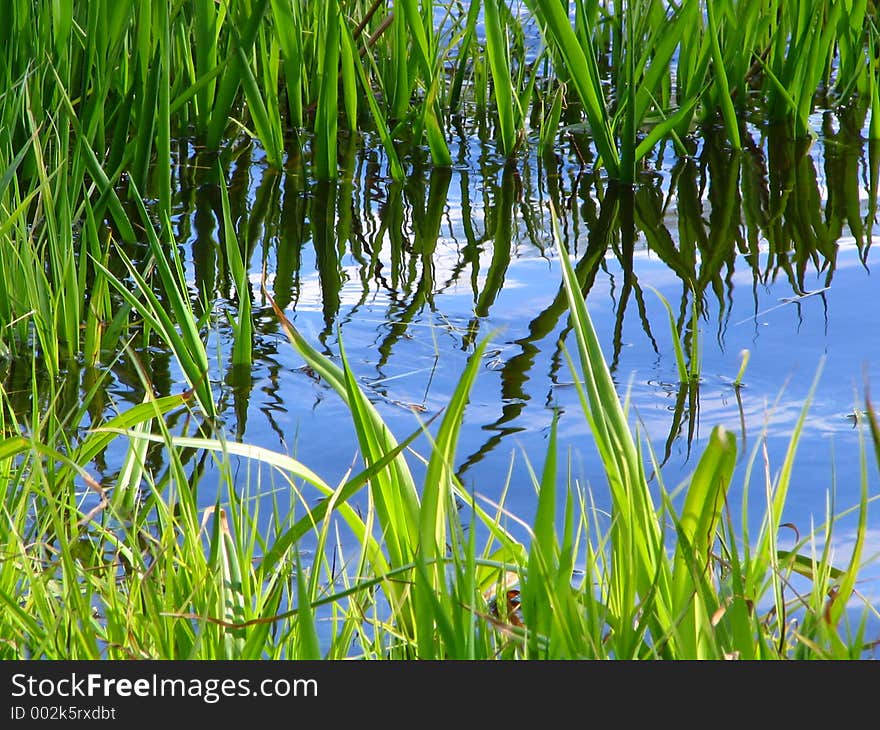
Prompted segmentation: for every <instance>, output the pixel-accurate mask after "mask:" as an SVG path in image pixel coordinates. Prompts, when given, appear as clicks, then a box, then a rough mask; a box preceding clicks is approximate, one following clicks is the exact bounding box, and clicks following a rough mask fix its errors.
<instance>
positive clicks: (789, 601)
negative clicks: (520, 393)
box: [0, 235, 880, 659]
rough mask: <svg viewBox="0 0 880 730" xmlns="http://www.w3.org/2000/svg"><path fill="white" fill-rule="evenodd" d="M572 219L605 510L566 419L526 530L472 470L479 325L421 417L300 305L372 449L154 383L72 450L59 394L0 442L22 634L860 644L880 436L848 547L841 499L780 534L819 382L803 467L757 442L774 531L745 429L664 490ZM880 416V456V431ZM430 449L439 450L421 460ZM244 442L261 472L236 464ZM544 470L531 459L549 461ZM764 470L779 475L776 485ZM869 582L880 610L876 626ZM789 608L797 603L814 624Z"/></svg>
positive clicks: (712, 655)
mask: <svg viewBox="0 0 880 730" xmlns="http://www.w3.org/2000/svg"><path fill="white" fill-rule="evenodd" d="M556 241H557V247H558V254H559V260H560V263H561V266H562V272H563V286H564V289H565V292H566V295H567V299H568V305H569V316H570V317H571V325H572V333H573V345H574V351H573V352H572V353H571V354H572V357H571V358H570V359H569V366H570V368H571V369H572V372H573V374H574V375H575V376H576V381H575V382H576V386H577V389H578V392H579V394H580V397H581V402H582V406H583V418H584V423H585V424H586V425H588V427H589V429H590V431H591V432H592V434H593V438H594V439H595V442H596V445H597V446H598V449H599V453H600V455H601V458H602V463H603V466H604V473H605V476H606V478H607V488H608V489H609V491H610V494H611V498H612V511H611V514H610V515H608V516H607V517H608V519H605V518H604V517H603V516H602V515H601V513H600V512H599V511H598V510H597V509H596V508H595V507H594V505H593V501H592V497H591V493H590V491H585V490H584V489H582V488H580V487H578V486H577V485H576V482H575V480H574V479H573V476H572V475H571V472H570V468H568V467H566V466H565V464H564V463H563V462H562V459H561V455H560V454H559V453H558V452H557V446H556V437H555V431H556V429H555V423H554V427H553V429H552V430H551V436H550V439H549V442H548V447H547V452H546V454H545V456H544V467H543V470H542V473H541V474H540V475H535V474H533V475H532V479H533V482H534V485H535V490H536V494H537V502H536V505H537V507H536V512H535V514H534V515H532V516H528V515H520V516H518V517H519V518H521V524H522V525H524V526H526V527H527V532H528V535H529V538H528V540H527V541H526V542H522V541H520V540H517V539H516V538H514V536H513V535H512V533H511V532H510V530H509V529H508V527H507V524H508V520H509V516H508V515H506V513H505V510H504V509H503V502H502V504H500V505H495V506H492V505H491V504H490V503H488V502H486V501H485V500H484V499H482V498H481V497H480V495H475V494H471V493H469V492H468V491H467V490H465V489H463V487H462V485H461V484H460V483H459V482H458V480H457V479H456V477H455V475H454V470H453V467H454V465H455V462H456V459H455V454H456V448H457V446H458V441H459V426H460V423H461V419H462V414H463V412H464V410H465V409H466V407H467V402H468V397H469V394H470V390H471V387H472V384H473V381H474V377H475V374H476V366H477V364H478V363H479V362H480V359H481V358H480V356H481V353H482V352H483V349H484V348H485V346H486V344H487V342H488V341H487V340H484V341H483V342H482V343H480V344H479V345H478V346H477V347H476V348H475V349H474V351H473V353H472V355H471V358H470V360H469V363H468V365H467V367H466V369H465V371H464V373H463V374H462V377H461V379H460V381H459V384H458V387H457V389H456V392H455V393H454V394H453V396H452V398H451V399H450V402H449V405H448V407H447V408H446V410H445V412H444V413H443V416H442V418H441V419H440V420H439V422H438V423H436V424H434V423H427V424H418V423H414V427H413V431H412V433H411V434H407V435H405V437H404V438H403V439H402V440H398V439H397V438H396V437H395V436H394V435H393V434H392V433H391V431H390V429H389V428H388V427H387V425H386V424H385V423H384V422H383V421H382V419H381V417H380V416H379V414H378V412H377V411H376V409H375V408H374V407H373V406H372V405H371V403H370V402H369V400H368V399H367V398H366V396H365V394H364V393H363V392H362V391H361V390H360V388H359V386H358V384H357V378H356V377H355V374H354V373H353V372H352V371H351V369H350V366H349V364H348V362H347V360H346V358H345V356H344V350H343V351H342V361H341V364H340V365H336V364H334V363H332V362H331V361H330V360H329V359H327V358H326V357H324V356H323V355H321V354H320V353H318V352H317V351H316V350H315V349H314V348H313V347H312V346H311V345H310V344H309V343H308V341H307V340H306V339H305V338H304V337H303V336H302V335H301V334H300V333H299V332H298V331H297V330H296V329H295V328H294V327H293V325H292V324H291V323H290V322H288V321H287V320H286V319H285V318H284V315H283V313H282V312H281V311H280V310H277V312H276V314H277V316H278V317H279V321H280V323H281V324H282V326H283V328H284V330H285V331H286V332H287V334H288V336H289V339H290V343H291V346H292V347H294V348H295V349H296V351H297V352H299V354H300V355H301V356H302V357H303V358H304V359H305V361H306V362H307V363H308V364H309V365H310V366H311V367H312V368H313V369H314V370H315V371H316V372H317V373H319V374H320V375H321V377H322V378H323V379H325V380H326V381H327V382H328V384H330V385H331V386H332V387H333V389H334V390H335V391H336V393H337V395H338V397H339V398H341V399H342V400H343V401H344V402H345V403H346V405H347V407H348V409H349V411H350V413H351V418H352V423H353V425H354V428H355V431H356V433H357V436H358V441H359V444H360V451H361V453H362V455H363V465H362V470H361V471H359V472H355V473H349V474H348V475H346V477H345V478H344V479H343V480H342V481H341V482H340V483H338V484H336V485H333V484H330V483H327V482H326V481H324V480H323V479H322V478H321V477H320V475H318V474H316V473H315V472H314V471H312V470H311V469H309V467H308V465H307V463H304V462H303V461H300V460H298V459H294V458H292V457H290V456H288V455H286V454H282V453H278V452H273V451H271V450H267V449H264V448H259V447H256V446H251V445H248V444H245V443H238V442H233V441H230V440H229V439H228V438H227V437H226V436H225V435H224V434H223V432H222V431H219V432H216V433H215V434H214V435H212V436H210V435H204V434H196V435H187V434H186V433H185V432H184V433H176V434H175V433H172V432H171V431H170V430H169V429H168V427H167V426H166V420H165V419H166V418H167V416H168V415H171V414H172V413H174V412H175V411H176V412H178V413H179V412H182V411H186V410H189V409H191V408H193V406H194V405H196V404H202V406H203V405H204V404H203V403H202V401H201V400H196V401H194V400H192V399H190V400H187V398H186V396H171V397H167V398H163V399H154V398H150V397H147V398H146V399H145V401H144V403H142V404H140V405H137V406H134V407H132V408H130V409H128V410H127V411H123V412H122V413H120V415H119V416H117V417H116V418H115V419H112V420H110V421H107V422H105V423H103V424H96V425H95V427H94V428H93V429H92V431H91V432H90V434H89V435H88V436H87V437H86V438H85V439H84V440H83V441H82V443H81V444H80V445H79V446H77V447H76V448H75V449H74V450H73V451H72V452H70V453H68V454H67V455H65V454H64V453H63V450H62V444H61V442H60V441H59V439H61V438H62V436H61V431H60V430H59V429H58V428H57V427H54V426H53V425H52V424H53V423H55V422H60V421H63V420H64V414H61V413H49V414H47V415H45V416H44V417H43V423H44V424H45V428H43V429H34V431H35V433H34V435H29V436H25V435H24V434H22V433H13V434H11V435H9V436H7V437H6V438H4V439H3V440H2V441H0V468H2V470H3V472H4V475H5V478H4V480H3V483H4V489H3V492H2V495H0V496H2V517H3V520H4V529H5V535H6V539H5V540H4V552H3V556H2V558H3V559H2V561H0V602H2V603H3V605H4V607H5V610H4V611H3V614H2V616H3V618H2V619H0V638H2V641H0V655H2V656H3V657H4V658H23V657H35V658H99V657H100V658H104V657H107V658H167V659H183V658H203V659H211V658H260V657H263V658H342V657H350V656H356V657H363V658H367V659H383V658H395V657H396V658H435V659H436V658H439V659H451V658H459V659H488V658H511V659H516V658H529V659H538V658H617V659H659V658H663V659H722V658H731V657H738V658H743V659H780V658H825V659H831V658H852V657H858V656H860V655H861V654H862V652H863V651H865V650H866V649H867V642H868V641H869V639H870V637H868V636H865V635H864V627H865V626H866V624H867V621H868V620H869V619H871V618H875V616H874V609H873V608H872V606H871V605H870V603H865V604H864V605H863V606H862V607H861V609H858V605H859V594H858V592H857V591H856V584H857V581H858V577H859V575H860V571H861V570H863V568H864V567H865V566H866V563H865V562H864V561H865V560H866V559H867V558H866V556H865V555H864V554H863V553H864V539H865V536H866V530H865V527H866V520H867V512H868V508H869V503H870V502H871V501H872V498H870V497H869V495H868V474H867V472H868V454H869V446H867V445H865V444H863V447H862V457H861V458H862V463H863V466H862V490H861V493H862V496H861V500H860V502H859V503H858V504H856V505H853V506H851V507H850V508H849V509H848V510H847V511H855V513H856V514H857V515H858V519H859V524H860V526H861V529H860V530H859V531H858V532H857V535H858V538H857V540H856V542H855V544H854V545H853V547H852V549H851V552H850V554H849V555H848V556H845V557H844V558H843V559H842V560H841V559H837V560H839V561H840V562H837V560H832V551H831V550H830V546H831V545H832V543H833V540H834V526H835V524H836V521H837V520H838V519H839V518H840V517H842V516H843V515H839V516H837V515H833V514H830V513H829V514H827V515H826V521H825V523H824V524H820V525H817V526H816V528H815V530H814V531H813V532H812V533H810V534H807V535H802V536H801V537H800V538H799V540H798V541H797V544H796V545H794V546H793V547H790V548H783V547H781V546H780V544H779V540H780V537H781V535H782V533H783V532H784V531H785V527H784V525H783V524H782V523H781V519H782V514H783V512H784V508H785V502H786V499H787V495H788V490H789V487H790V482H791V473H792V468H793V466H794V463H795V459H796V453H797V446H798V441H799V435H800V429H801V427H802V426H803V423H804V421H805V419H806V418H807V416H808V409H809V402H807V403H806V404H805V406H804V410H803V413H802V414H801V418H800V420H799V422H798V425H797V428H796V429H795V431H794V433H793V434H792V437H791V441H790V444H789V448H788V451H787V453H786V454H785V455H784V459H783V461H782V464H781V465H771V464H769V463H767V464H766V465H765V468H759V469H755V468H754V467H755V464H756V463H757V461H758V457H759V455H760V454H761V447H760V444H757V445H756V446H755V447H754V449H753V452H752V453H751V455H750V456H749V458H748V468H747V469H746V472H745V477H744V479H745V484H744V485H743V490H742V491H743V502H744V503H743V514H744V515H745V514H748V513H750V512H752V511H753V510H752V509H750V508H748V506H747V504H746V502H747V500H748V499H750V498H754V495H755V494H759V495H763V498H764V499H766V503H765V514H764V517H763V519H762V520H761V523H760V527H759V529H758V531H757V534H752V533H750V532H749V530H748V528H747V526H746V523H745V522H743V524H742V525H741V526H739V527H737V526H736V525H735V524H734V521H733V519H732V510H731V509H730V507H731V505H729V504H728V503H727V502H728V496H729V494H730V491H731V488H732V486H733V484H732V482H733V475H734V464H735V462H736V460H737V458H738V451H737V446H736V440H735V438H734V434H732V433H730V432H727V431H725V430H724V429H722V428H716V429H714V430H713V432H712V435H711V437H710V438H709V439H708V441H707V443H706V445H705V447H704V449H703V452H702V453H701V454H700V456H699V459H698V461H697V463H696V466H695V468H694V471H693V473H692V474H691V476H690V477H689V478H688V480H687V481H686V482H685V483H684V484H682V485H680V486H679V487H676V489H674V490H672V491H667V489H666V488H665V487H664V486H663V481H662V476H661V478H660V479H659V485H660V490H659V492H657V491H656V490H652V489H651V488H649V484H648V479H647V476H646V470H645V468H646V461H647V462H650V463H652V464H653V468H654V470H655V472H656V473H657V474H659V475H662V470H661V469H660V468H659V466H658V465H657V463H656V460H655V458H654V455H653V453H652V452H651V451H650V449H648V448H647V446H646V445H645V444H642V443H641V442H640V440H639V436H638V431H637V430H633V426H632V425H631V423H630V417H629V414H628V412H627V408H626V401H625V400H624V401H621V400H620V398H619V396H618V394H617V392H616V389H615V387H614V384H613V382H612V380H611V376H610V373H609V370H608V366H607V364H606V362H605V360H604V357H603V355H602V351H601V346H600V343H599V342H598V339H597V337H596V334H595V331H594V329H593V326H592V322H591V319H590V316H589V312H588V311H587V308H586V306H585V303H584V300H583V298H582V296H581V295H580V288H579V285H578V283H577V279H576V276H575V272H574V270H573V268H572V266H571V264H570V263H569V261H568V254H567V252H566V251H565V249H564V247H563V246H562V244H561V242H560V239H559V237H558V235H557V238H556ZM139 286H141V287H143V286H145V284H144V283H141V284H140V285H139ZM131 304H132V307H133V308H136V307H137V306H138V304H139V300H137V299H136V298H133V300H132V302H131ZM140 306H143V305H140ZM187 316H189V317H190V318H192V314H189V315H187ZM166 334H168V333H166ZM202 397H207V394H205V395H203V396H202ZM808 400H809V399H808ZM869 405H870V404H869ZM868 412H869V413H871V412H872V411H871V410H870V407H869V409H868ZM7 418H8V419H9V420H10V422H12V415H11V414H8V415H7ZM869 426H870V428H871V438H872V444H873V448H874V449H875V450H876V451H877V460H878V462H880V446H878V444H880V437H878V435H877V434H878V431H880V429H878V427H877V426H876V423H874V422H873V421H871V422H870V423H869ZM111 443H121V444H127V448H128V452H127V456H126V460H125V464H124V466H123V469H122V470H121V471H120V473H119V476H118V478H117V480H116V483H115V484H113V485H109V486H108V485H104V486H101V485H98V484H97V483H96V482H95V481H94V479H92V478H91V477H90V476H89V464H90V462H91V460H92V459H93V458H94V457H95V456H96V455H97V454H99V453H100V452H101V451H102V450H104V449H106V448H107V447H108V446H109V445H110V444H111ZM156 448H160V449H162V451H163V454H164V455H165V457H166V458H165V466H164V467H163V469H162V470H161V471H159V472H156V471H154V470H152V469H149V468H147V466H146V465H147V461H148V458H149V457H148V454H149V451H150V449H156ZM410 449H415V450H416V452H418V453H419V454H421V456H422V458H423V459H424V461H425V463H426V465H427V468H426V469H425V471H424V472H423V474H424V476H423V477H422V478H421V480H420V481H418V482H417V481H416V477H415V476H414V472H413V470H412V469H411V465H410V459H411V458H412V457H411V456H408V451H409V450H410ZM195 454H201V455H202V456H201V457H200V458H202V459H209V460H210V461H211V462H212V463H213V464H214V470H215V473H216V477H217V479H218V481H219V484H220V486H221V489H220V492H219V495H220V496H218V499H217V501H216V502H215V503H214V504H213V505H210V506H206V505H204V504H200V503H199V501H198V499H197V496H196V495H197V492H198V486H199V477H198V476H197V475H198V474H199V473H202V470H196V471H193V470H192V469H189V468H188V466H187V464H188V462H189V461H190V460H191V459H192V458H193V456H194V455H195ZM765 458H766V457H765ZM236 464H237V465H239V466H235V465H236ZM242 466H243V467H244V469H243V473H244V474H245V475H246V476H245V479H244V481H243V482H242V481H241V479H234V478H233V473H234V471H235V470H236V469H238V470H241V467H242ZM777 467H778V472H777V473H776V476H770V475H771V474H772V473H773V472H774V471H775V470H776V469H777ZM525 468H526V469H528V470H529V471H531V466H530V465H529V464H528V462H526V463H525ZM755 472H757V473H759V474H760V473H763V474H764V476H760V477H758V480H759V481H760V482H761V484H760V486H758V487H757V488H754V489H753V488H750V487H749V483H750V482H751V480H752V479H753V478H754V473H755ZM141 492H142V493H141ZM282 492H283V493H284V494H285V495H288V496H289V500H290V505H291V507H290V509H284V508H282V507H281V506H280V501H276V500H273V501H272V502H269V504H271V505H274V506H272V507H270V508H269V509H270V512H269V513H268V514H266V513H264V510H265V509H266V504H267V500H266V499H265V498H262V499H260V500H257V499H256V495H257V494H263V495H265V494H267V493H268V494H272V493H275V494H276V495H280V494H282ZM84 493H85V494H86V495H91V498H90V499H89V498H85V499H84V498H83V494H84ZM315 495H318V496H319V497H320V499H319V500H318V501H316V499H315ZM750 495H751V496H750ZM456 502H458V503H459V504H463V505H464V507H463V508H460V507H459V506H458V504H457V503H456ZM560 505H562V513H561V514H560V513H558V511H557V510H558V509H559V507H560ZM465 521H467V522H468V523H469V527H468V529H467V530H466V529H465ZM267 525H268V527H267ZM304 546H308V550H307V551H303V547H304ZM332 555H333V556H335V557H334V559H333V560H331V556H332ZM799 582H800V583H801V585H799V586H798V588H797V590H796V591H792V590H791V586H792V585H794V584H797V583H799ZM848 606H849V607H850V609H851V610H857V612H858V611H860V614H859V615H860V616H861V618H860V619H858V618H857V621H858V622H859V623H858V626H860V627H861V628H860V629H858V630H856V631H855V632H854V633H851V629H850V628H849V627H850V623H849V619H848V617H847V616H846V614H845V610H844V609H845V608H846V607H848ZM789 617H797V619H798V624H797V629H796V630H795V628H794V625H793V624H791V623H790V622H789Z"/></svg>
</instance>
